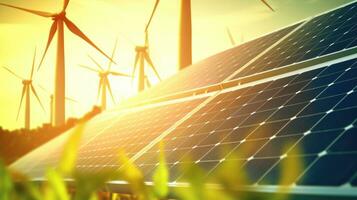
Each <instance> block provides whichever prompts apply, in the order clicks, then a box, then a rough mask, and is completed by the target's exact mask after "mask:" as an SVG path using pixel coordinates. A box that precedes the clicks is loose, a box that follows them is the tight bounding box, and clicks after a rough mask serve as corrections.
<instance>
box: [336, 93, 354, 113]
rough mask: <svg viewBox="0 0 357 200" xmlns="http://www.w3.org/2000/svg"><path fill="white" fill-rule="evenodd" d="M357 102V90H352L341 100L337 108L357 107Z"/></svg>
mask: <svg viewBox="0 0 357 200" xmlns="http://www.w3.org/2000/svg"><path fill="white" fill-rule="evenodd" d="M356 102H357V92H355V91H354V92H352V93H350V94H348V95H347V96H346V98H345V99H344V100H343V101H341V102H340V103H339V104H338V105H337V107H336V109H341V108H349V107H355V106H356Z"/></svg>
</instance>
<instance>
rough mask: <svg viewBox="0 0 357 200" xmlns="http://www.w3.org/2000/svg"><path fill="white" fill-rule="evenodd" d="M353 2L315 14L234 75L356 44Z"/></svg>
mask: <svg viewBox="0 0 357 200" xmlns="http://www.w3.org/2000/svg"><path fill="white" fill-rule="evenodd" d="M356 35H357V3H353V4H350V5H348V6H345V7H342V8H340V9H337V10H334V11H331V12H328V13H325V14H323V15H321V16H318V17H315V18H313V19H311V20H310V21H308V22H307V23H306V24H304V25H303V26H302V27H300V28H299V30H297V31H296V32H294V33H293V34H291V35H290V36H289V37H288V38H286V39H285V40H284V41H283V42H281V43H279V44H278V45H277V46H275V47H274V48H272V49H271V50H270V51H269V52H267V53H266V54H265V55H264V56H263V57H261V58H260V59H258V60H256V61H255V62H253V63H252V64H251V65H250V66H248V67H247V68H245V69H244V70H243V71H241V72H240V73H239V74H237V75H236V77H235V78H239V77H243V76H248V75H252V74H255V73H258V72H262V71H267V70H272V69H274V68H278V67H282V66H286V65H289V64H293V63H297V62H301V61H304V60H309V59H312V58H316V57H319V56H323V55H327V54H331V53H334V52H338V51H342V50H344V49H349V48H353V47H355V46H357V39H356Z"/></svg>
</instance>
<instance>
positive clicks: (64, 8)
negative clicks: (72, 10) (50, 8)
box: [62, 0, 69, 11]
mask: <svg viewBox="0 0 357 200" xmlns="http://www.w3.org/2000/svg"><path fill="white" fill-rule="evenodd" d="M68 3H69V0H64V2H63V8H62V11H65V10H66V9H67V6H68Z"/></svg>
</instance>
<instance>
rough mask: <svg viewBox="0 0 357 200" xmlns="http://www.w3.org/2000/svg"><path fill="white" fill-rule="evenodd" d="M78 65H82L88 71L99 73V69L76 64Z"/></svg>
mask: <svg viewBox="0 0 357 200" xmlns="http://www.w3.org/2000/svg"><path fill="white" fill-rule="evenodd" d="M78 66H79V67H82V68H84V69H88V70H90V71H93V72H96V73H99V72H100V71H98V70H96V69H93V68H91V67H88V66H85V65H78Z"/></svg>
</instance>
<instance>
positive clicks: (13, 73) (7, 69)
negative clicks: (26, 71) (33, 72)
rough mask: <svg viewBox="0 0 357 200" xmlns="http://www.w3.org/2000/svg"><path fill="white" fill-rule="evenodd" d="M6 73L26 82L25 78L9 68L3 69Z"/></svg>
mask: <svg viewBox="0 0 357 200" xmlns="http://www.w3.org/2000/svg"><path fill="white" fill-rule="evenodd" d="M3 68H4V69H5V70H6V71H8V72H10V73H11V74H12V75H14V76H16V77H17V78H19V79H21V80H24V78H22V77H21V76H19V75H17V74H16V73H15V72H13V71H11V70H10V69H9V68H7V67H3Z"/></svg>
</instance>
